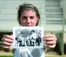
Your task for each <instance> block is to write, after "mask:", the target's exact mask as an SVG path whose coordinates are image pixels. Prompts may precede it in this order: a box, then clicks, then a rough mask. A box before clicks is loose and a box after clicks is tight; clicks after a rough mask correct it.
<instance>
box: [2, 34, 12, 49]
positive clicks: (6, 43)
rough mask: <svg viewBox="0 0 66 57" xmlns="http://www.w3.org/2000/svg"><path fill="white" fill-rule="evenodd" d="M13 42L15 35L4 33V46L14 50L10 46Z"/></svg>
mask: <svg viewBox="0 0 66 57" xmlns="http://www.w3.org/2000/svg"><path fill="white" fill-rule="evenodd" d="M12 43H13V35H4V36H3V38H2V48H3V49H9V50H12V48H10V46H11V45H12Z"/></svg>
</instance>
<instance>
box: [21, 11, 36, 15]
mask: <svg viewBox="0 0 66 57" xmlns="http://www.w3.org/2000/svg"><path fill="white" fill-rule="evenodd" d="M21 15H22V16H23V15H36V12H35V11H33V10H25V11H24V12H23V13H22V14H21Z"/></svg>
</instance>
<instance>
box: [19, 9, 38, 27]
mask: <svg viewBox="0 0 66 57" xmlns="http://www.w3.org/2000/svg"><path fill="white" fill-rule="evenodd" d="M38 20H39V17H37V16H36V13H35V12H34V11H32V10H29V11H28V10H25V11H24V12H23V13H22V14H21V16H20V23H21V25H22V26H36V24H37V22H38Z"/></svg>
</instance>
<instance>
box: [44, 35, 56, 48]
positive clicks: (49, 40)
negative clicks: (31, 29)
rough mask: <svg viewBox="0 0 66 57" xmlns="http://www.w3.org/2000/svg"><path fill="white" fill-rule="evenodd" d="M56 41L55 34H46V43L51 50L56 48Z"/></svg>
mask: <svg viewBox="0 0 66 57" xmlns="http://www.w3.org/2000/svg"><path fill="white" fill-rule="evenodd" d="M56 40H57V39H56V36H55V35H54V34H46V35H45V36H44V42H45V44H46V45H47V46H48V47H50V48H54V47H55V46H56Z"/></svg>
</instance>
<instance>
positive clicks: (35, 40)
mask: <svg viewBox="0 0 66 57" xmlns="http://www.w3.org/2000/svg"><path fill="white" fill-rule="evenodd" d="M40 35H41V33H40V32H39V33H36V31H35V30H31V32H30V34H29V35H28V36H27V37H26V38H25V37H24V35H23V32H21V33H20V34H19V36H17V37H15V39H16V43H17V44H16V45H17V47H24V46H30V47H31V46H40V44H41V40H42V39H41V36H40Z"/></svg>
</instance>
